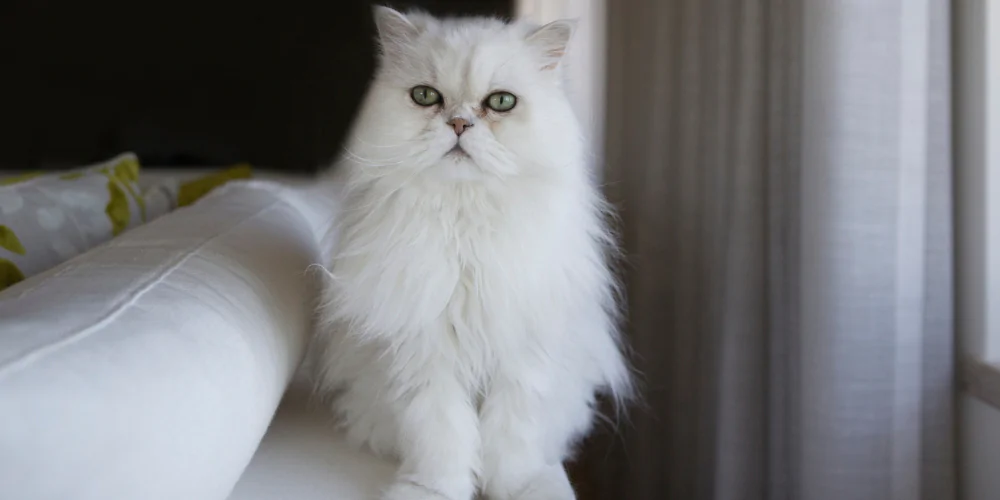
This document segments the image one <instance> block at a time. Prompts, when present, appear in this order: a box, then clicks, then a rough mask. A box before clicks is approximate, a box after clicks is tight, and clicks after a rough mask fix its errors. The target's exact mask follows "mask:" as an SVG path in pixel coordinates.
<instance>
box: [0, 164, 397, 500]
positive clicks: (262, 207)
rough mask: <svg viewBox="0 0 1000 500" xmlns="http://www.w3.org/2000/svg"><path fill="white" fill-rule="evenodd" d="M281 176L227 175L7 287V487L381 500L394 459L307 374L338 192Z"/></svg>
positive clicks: (0, 295)
mask: <svg viewBox="0 0 1000 500" xmlns="http://www.w3.org/2000/svg"><path fill="white" fill-rule="evenodd" d="M161 174H163V175H170V174H167V173H161ZM143 175H149V170H147V171H146V172H145V173H144V174H143ZM264 177H268V176H264ZM284 184H285V185H284V186H282V185H281V184H278V183H270V182H261V181H252V182H249V183H246V182H241V183H234V184H231V185H228V186H226V187H223V188H221V189H219V190H217V191H216V192H214V193H212V194H211V195H210V196H209V197H207V198H206V199H204V200H202V201H200V202H198V203H197V204H195V205H193V206H191V207H187V208H183V209H180V210H177V211H175V212H173V213H171V214H168V215H166V216H164V217H161V218H160V219H157V220H155V221H153V222H151V223H149V224H146V225H143V226H140V227H138V228H136V229H134V230H131V231H128V232H126V233H125V234H122V235H121V236H119V237H117V238H115V239H114V240H112V241H111V242H110V243H108V244H106V245H103V246H101V247H98V248H96V249H92V250H91V251H89V252H87V253H85V254H83V255H80V256H78V257H76V258H74V259H72V260H70V261H68V262H66V263H63V264H62V265H60V266H58V267H56V268H54V269H52V270H50V271H48V272H45V273H43V274H41V275H37V276H34V277H31V278H29V279H28V280H26V281H23V282H21V283H19V284H17V285H15V286H14V287H12V288H9V289H7V290H4V291H3V292H0V498H3V499H7V498H10V499H17V500H50V499H51V500H57V499H58V500H70V499H79V500H91V499H93V500H97V499H100V500H116V499H121V500H135V499H144V500H145V499H148V500H159V499H164V500H167V499H169V500H178V499H185V500H187V499H192V500H201V499H204V500H216V499H217V500H225V499H227V498H228V499H231V500H269V499H275V500H277V499H282V500H285V499H294V500H311V499H324V500H330V499H343V500H354V499H358V500H362V499H370V498H373V497H375V496H376V494H377V492H378V491H379V489H381V488H382V487H383V486H384V485H385V484H386V482H387V481H388V480H389V479H390V477H391V475H392V472H393V465H392V464H390V463H387V462H385V461H382V460H379V459H377V458H375V457H373V456H371V455H369V454H367V453H364V452H359V451H355V450H352V449H350V448H349V447H347V446H346V444H345V443H344V442H343V440H342V439H341V437H340V436H339V435H338V434H337V432H335V431H334V430H333V426H332V423H331V421H330V416H329V412H328V411H326V409H325V408H323V406H322V405H321V404H319V403H318V402H316V401H315V400H314V399H313V398H311V397H310V393H309V390H308V385H307V384H306V383H305V382H304V381H303V380H302V378H301V377H296V375H295V374H296V371H297V367H298V366H299V363H300V362H301V360H302V357H303V353H304V351H305V348H306V343H307V341H308V337H309V335H310V332H311V327H312V323H311V319H312V307H313V301H314V298H315V293H316V287H317V273H313V272H308V270H307V268H308V267H309V265H310V264H314V263H317V262H320V261H321V260H322V256H321V245H320V238H321V235H322V234H323V230H324V228H325V227H326V225H327V223H328V222H329V219H330V216H331V214H333V213H334V212H333V211H334V210H335V208H336V207H335V203H331V202H335V200H334V199H332V197H331V196H330V195H329V194H328V192H323V193H320V192H318V191H317V190H315V189H312V188H310V187H309V186H310V185H312V184H314V181H313V180H311V179H298V180H295V179H292V180H290V181H288V182H284ZM279 405H280V406H279Z"/></svg>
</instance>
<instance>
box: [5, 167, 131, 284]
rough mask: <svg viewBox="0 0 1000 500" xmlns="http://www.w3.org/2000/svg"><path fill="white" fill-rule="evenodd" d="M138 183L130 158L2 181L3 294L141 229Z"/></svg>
mask: <svg viewBox="0 0 1000 500" xmlns="http://www.w3.org/2000/svg"><path fill="white" fill-rule="evenodd" d="M138 180H139V161H138V159H137V158H136V156H135V155H134V154H131V153H126V154H122V155H120V156H117V157H115V158H113V159H111V160H108V161H106V162H103V163H99V164H96V165H90V166H87V167H83V168H80V169H77V170H72V171H69V172H61V173H55V174H29V175H25V176H21V177H15V178H9V179H2V178H0V290H3V289H4V288H6V287H8V286H10V285H13V284H14V283H17V282H18V281H21V280H23V279H24V278H26V277H28V276H32V275H34V274H37V273H40V272H42V271H45V270H47V269H49V268H52V267H54V266H56V265H58V264H59V263H61V262H63V261H66V260H68V259H70V258H72V257H74V256H76V255H77V254H79V253H82V252H85V251H87V250H89V249H91V248H93V247H95V246H97V245H100V244H101V243H104V242H106V241H108V240H110V239H111V238H113V237H115V236H117V235H118V234H121V233H122V232H123V231H125V230H127V229H129V228H132V227H135V226H137V225H139V224H142V223H143V222H144V221H145V220H146V215H147V214H146V204H145V202H144V201H143V199H142V196H141V195H140V193H139V187H138Z"/></svg>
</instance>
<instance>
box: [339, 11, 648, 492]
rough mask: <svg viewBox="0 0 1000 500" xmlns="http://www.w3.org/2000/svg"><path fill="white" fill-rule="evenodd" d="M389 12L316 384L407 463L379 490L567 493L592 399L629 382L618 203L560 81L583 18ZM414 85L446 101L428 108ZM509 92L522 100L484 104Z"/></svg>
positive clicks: (350, 422) (353, 164) (357, 438)
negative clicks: (615, 216) (615, 234)
mask: <svg viewBox="0 0 1000 500" xmlns="http://www.w3.org/2000/svg"><path fill="white" fill-rule="evenodd" d="M375 16H376V21H377V25H378V29H379V35H380V41H381V45H382V49H383V50H382V52H383V53H382V57H381V64H380V69H379V71H378V73H377V76H376V78H375V80H374V82H373V84H372V87H371V89H370V91H369V94H368V96H367V98H366V100H365V102H364V104H363V108H362V111H361V113H360V116H359V118H358V122H357V123H356V125H355V128H354V130H353V132H352V136H351V138H350V139H349V141H348V146H347V154H346V157H345V158H344V160H343V161H342V162H341V163H340V164H339V165H338V166H337V169H338V170H339V171H340V172H341V173H342V174H343V175H344V176H345V184H344V193H343V196H344V200H345V201H344V213H343V217H342V221H341V224H340V226H339V228H338V230H339V239H338V243H337V245H336V248H335V249H334V252H333V255H334V257H333V258H332V262H331V263H330V266H329V269H330V272H331V279H330V284H329V286H328V287H327V290H326V291H325V294H324V298H323V302H322V304H321V307H320V313H321V318H322V320H323V322H322V325H323V326H322V332H321V334H320V337H319V340H320V341H321V342H322V344H321V345H322V346H323V347H324V348H323V349H322V350H321V351H320V352H321V354H320V359H319V362H320V381H319V383H320V388H321V389H322V390H324V391H326V392H328V393H331V394H334V395H335V396H336V399H335V403H334V407H335V409H336V411H337V414H338V416H339V418H340V422H341V423H342V424H343V426H344V428H345V429H346V433H347V435H348V437H349V438H350V439H351V440H352V441H353V442H355V443H357V444H359V445H362V444H366V445H368V446H370V447H371V448H372V449H373V450H375V451H376V452H377V453H381V454H385V455H391V456H395V457H397V458H398V459H399V460H400V470H399V473H398V476H397V479H396V481H395V483H394V484H393V485H392V486H391V487H389V488H388V489H387V490H386V491H385V492H383V493H382V498H383V499H384V500H423V499H437V500H440V499H449V500H468V499H470V498H472V496H473V495H474V494H476V492H477V491H481V492H482V493H483V494H484V495H486V496H487V497H488V498H491V499H495V500H505V499H531V500H557V499H559V500H562V499H572V498H574V494H573V491H572V488H571V487H570V484H569V481H568V479H567V477H566V473H565V471H564V469H563V466H562V461H563V460H565V459H566V458H568V456H569V455H570V453H571V451H572V450H571V448H572V446H573V444H574V443H575V441H577V440H578V439H579V438H580V437H582V436H583V435H584V434H585V433H586V432H587V431H588V430H589V428H590V426H591V423H592V420H593V418H594V413H595V409H594V406H595V396H596V394H598V393H600V392H602V391H606V392H610V393H611V394H612V395H613V396H615V397H618V398H621V397H623V396H625V395H627V394H628V392H629V385H630V384H629V372H628V369H627V366H626V363H625V361H624V359H623V356H622V354H621V346H620V345H619V341H618V333H617V321H616V308H617V307H616V300H615V298H616V294H615V290H614V278H613V275H612V272H611V271H610V269H609V265H608V257H609V255H608V254H609V252H610V251H612V250H613V245H612V239H611V237H610V236H609V232H608V229H607V227H606V225H605V221H604V215H605V212H604V206H605V205H604V202H603V200H602V199H601V197H600V195H599V193H598V191H597V189H596V188H595V186H594V184H593V182H592V181H591V179H590V175H589V173H588V171H587V168H586V163H585V144H584V143H583V139H582V134H581V130H580V128H579V125H578V124H577V121H576V119H575V117H574V114H573V112H572V110H571V109H570V105H569V102H568V101H567V99H566V97H565V95H564V92H563V88H562V85H561V81H562V77H561V69H560V65H559V62H560V59H561V57H562V55H563V53H564V52H565V49H566V46H567V43H568V42H569V40H570V36H571V34H572V31H573V23H571V22H568V21H559V22H555V23H552V24H549V25H546V26H544V27H541V28H539V27H536V26H530V25H527V24H522V23H514V24H505V23H503V22H501V21H497V20H491V19H435V18H432V17H430V16H428V15H425V14H422V13H409V14H405V15H404V14H401V13H399V12H396V11H394V10H391V9H388V8H378V9H376V13H375ZM417 85H428V86H431V87H433V88H435V89H437V90H438V91H439V92H440V94H441V95H442V96H443V102H442V104H440V105H436V106H431V107H421V106H419V105H417V104H415V103H414V101H413V100H412V99H411V96H410V90H411V88H413V87H414V86H417ZM497 90H503V91H508V92H511V93H513V94H514V95H516V96H517V104H516V106H515V107H514V109H512V110H510V111H508V112H505V113H498V112H494V111H491V110H489V109H488V108H486V107H485V106H484V105H483V101H484V99H486V97H487V96H488V95H489V94H491V93H492V92H495V91H497ZM452 117H462V118H464V119H466V120H468V121H469V122H471V123H472V124H473V126H472V127H470V128H468V129H467V130H466V131H465V133H463V134H462V135H460V136H459V135H457V134H456V133H455V131H454V129H453V128H452V127H451V126H449V125H448V124H446V122H447V121H448V120H449V119H450V118H452ZM456 145H460V146H461V148H462V149H464V151H465V152H466V153H467V154H466V155H462V154H455V153H454V152H449V151H451V150H452V148H453V147H455V146H456Z"/></svg>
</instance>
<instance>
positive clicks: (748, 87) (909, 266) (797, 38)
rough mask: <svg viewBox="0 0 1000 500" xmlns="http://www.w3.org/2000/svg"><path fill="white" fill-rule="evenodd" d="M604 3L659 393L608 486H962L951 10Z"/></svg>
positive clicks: (823, 2)
mask: <svg viewBox="0 0 1000 500" xmlns="http://www.w3.org/2000/svg"><path fill="white" fill-rule="evenodd" d="M607 9H608V25H609V29H608V33H607V35H608V36H607V44H608V52H607V54H608V57H607V68H608V75H609V76H608V82H607V95H608V101H607V112H606V113H607V128H606V137H607V142H606V155H605V163H606V166H605V186H606V190H607V193H608V195H609V196H610V198H611V199H612V201H614V202H615V203H616V204H617V205H618V207H619V209H620V213H621V231H622V238H623V241H624V246H625V250H626V254H627V262H626V265H625V266H624V276H625V283H626V287H627V292H628V307H629V324H628V338H629V342H630V344H631V346H632V348H633V350H634V356H633V358H634V362H635V365H636V369H637V371H638V372H639V373H640V374H641V381H642V385H643V391H642V393H643V399H642V400H641V401H640V402H639V403H638V404H636V405H635V406H634V408H633V409H632V411H631V412H630V415H629V418H628V419H627V420H622V421H620V422H618V423H617V425H615V426H614V427H613V428H612V429H611V430H612V432H608V433H606V434H605V435H603V436H601V437H600V438H599V439H600V440H603V443H600V444H598V445H593V446H592V447H591V448H590V449H591V450H592V451H593V452H592V453H589V454H587V459H586V460H587V462H586V467H587V470H588V471H589V472H590V476H591V481H590V486H591V487H592V488H593V489H594V494H593V497H594V498H608V499H627V500H646V499H648V500H701V499H706V500H799V499H801V500H855V499H857V500H953V499H955V498H956V492H955V477H954V476H955V465H954V462H955V454H954V445H953V435H954V429H953V407H954V394H953V359H952V358H953V345H952V344H953V324H952V323H953V321H952V300H953V285H952V272H951V268H952V222H951V213H952V212H951V210H952V208H951V207H952V197H951V189H952V186H951V178H952V171H951V144H950V134H951V132H950V130H951V128H950V114H951V106H950V84H949V80H950V34H949V26H950V7H949V2H947V1H944V0H614V1H609V2H608V3H607ZM609 450H610V451H609Z"/></svg>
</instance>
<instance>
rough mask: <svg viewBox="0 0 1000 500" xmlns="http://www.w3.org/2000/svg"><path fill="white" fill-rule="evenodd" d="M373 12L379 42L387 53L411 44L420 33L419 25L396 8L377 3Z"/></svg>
mask: <svg viewBox="0 0 1000 500" xmlns="http://www.w3.org/2000/svg"><path fill="white" fill-rule="evenodd" d="M372 13H373V14H374V16H375V27H376V28H377V29H378V39H379V44H381V45H382V51H383V52H384V53H386V54H389V53H393V52H396V51H397V50H396V49H398V48H400V47H405V46H407V45H409V44H410V43H411V42H412V41H413V40H414V39H415V38H416V37H417V35H419V34H420V31H419V30H418V29H417V27H416V26H414V25H413V23H411V22H410V20H409V19H407V18H406V16H405V15H404V14H403V13H401V12H399V11H397V10H395V9H392V8H389V7H384V6H381V5H376V6H375V8H374V9H372Z"/></svg>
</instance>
